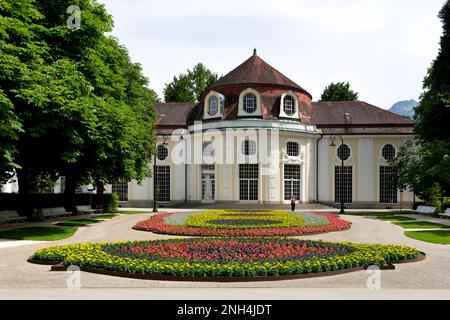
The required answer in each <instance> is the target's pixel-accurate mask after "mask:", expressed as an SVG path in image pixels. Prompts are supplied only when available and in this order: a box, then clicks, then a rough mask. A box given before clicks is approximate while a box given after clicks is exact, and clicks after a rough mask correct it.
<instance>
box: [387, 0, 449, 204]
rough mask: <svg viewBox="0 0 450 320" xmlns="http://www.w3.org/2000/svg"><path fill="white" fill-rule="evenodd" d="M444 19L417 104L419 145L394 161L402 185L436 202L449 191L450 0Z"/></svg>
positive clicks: (403, 150)
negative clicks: (438, 48)
mask: <svg viewBox="0 0 450 320" xmlns="http://www.w3.org/2000/svg"><path fill="white" fill-rule="evenodd" d="M439 17H440V19H441V20H442V23H443V35H442V37H441V42H440V45H441V48H440V51H439V54H438V56H437V58H436V59H435V60H434V62H433V65H432V67H431V68H430V69H429V70H428V74H427V76H426V77H425V80H424V83H423V88H424V92H423V94H422V96H421V102H420V105H419V106H418V107H417V108H416V115H415V120H416V126H415V133H416V137H417V146H416V147H412V146H411V145H405V147H404V148H402V149H401V150H400V152H399V154H398V156H397V159H395V160H394V161H393V163H392V164H391V165H392V166H393V168H394V171H395V172H396V179H395V180H396V183H397V185H398V186H399V187H401V188H402V187H404V186H407V187H408V188H409V189H411V190H414V191H415V192H416V194H417V195H419V196H420V197H421V198H422V199H424V200H426V201H429V202H435V201H436V200H435V199H436V198H440V200H441V204H442V199H443V197H444V195H448V194H449V193H450V131H449V130H448V122H449V119H450V0H447V1H446V2H445V4H444V6H443V8H442V10H441V11H440V13H439Z"/></svg>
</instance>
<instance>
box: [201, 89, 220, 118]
mask: <svg viewBox="0 0 450 320" xmlns="http://www.w3.org/2000/svg"><path fill="white" fill-rule="evenodd" d="M211 97H216V98H217V112H216V113H215V114H213V115H210V114H209V100H210V98H211ZM224 104H225V97H224V95H222V94H220V93H219V92H216V91H211V92H209V93H208V94H207V95H206V97H205V100H204V102H203V106H204V108H203V119H218V118H222V115H223V110H224Z"/></svg>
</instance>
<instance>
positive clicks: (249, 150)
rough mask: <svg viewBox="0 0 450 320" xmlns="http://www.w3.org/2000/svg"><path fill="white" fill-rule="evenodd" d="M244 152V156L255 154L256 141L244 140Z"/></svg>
mask: <svg viewBox="0 0 450 320" xmlns="http://www.w3.org/2000/svg"><path fill="white" fill-rule="evenodd" d="M242 154H243V155H244V156H254V155H255V154H256V141H253V140H248V139H246V140H244V141H243V142H242Z"/></svg>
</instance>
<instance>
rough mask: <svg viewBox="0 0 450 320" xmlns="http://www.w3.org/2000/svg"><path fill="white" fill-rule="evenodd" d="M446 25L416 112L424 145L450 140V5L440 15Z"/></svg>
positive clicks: (418, 132)
mask: <svg viewBox="0 0 450 320" xmlns="http://www.w3.org/2000/svg"><path fill="white" fill-rule="evenodd" d="M439 18H440V19H441V21H442V24H443V35H442V37H441V41H440V50H439V54H438V56H437V58H436V59H435V60H434V62H433V64H432V66H431V68H430V69H429V70H428V75H427V76H426V77H425V80H424V83H423V88H424V92H423V94H422V96H421V101H420V105H419V106H418V107H417V109H416V115H415V120H416V128H415V131H416V134H417V136H418V138H419V139H421V140H422V141H423V142H429V141H433V140H435V139H438V140H446V139H450V130H448V125H449V121H450V1H447V2H446V3H445V4H444V6H443V8H442V10H441V11H440V13H439Z"/></svg>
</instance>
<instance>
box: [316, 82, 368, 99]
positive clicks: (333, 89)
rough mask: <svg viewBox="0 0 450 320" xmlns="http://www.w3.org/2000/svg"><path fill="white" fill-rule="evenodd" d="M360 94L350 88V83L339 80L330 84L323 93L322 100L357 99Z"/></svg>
mask: <svg viewBox="0 0 450 320" xmlns="http://www.w3.org/2000/svg"><path fill="white" fill-rule="evenodd" d="M358 97H359V94H358V93H357V92H355V91H353V90H352V89H350V83H349V82H347V83H345V82H337V83H331V84H330V85H328V86H327V87H326V88H325V90H324V91H323V93H322V96H321V98H320V100H321V101H356V100H358Z"/></svg>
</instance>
